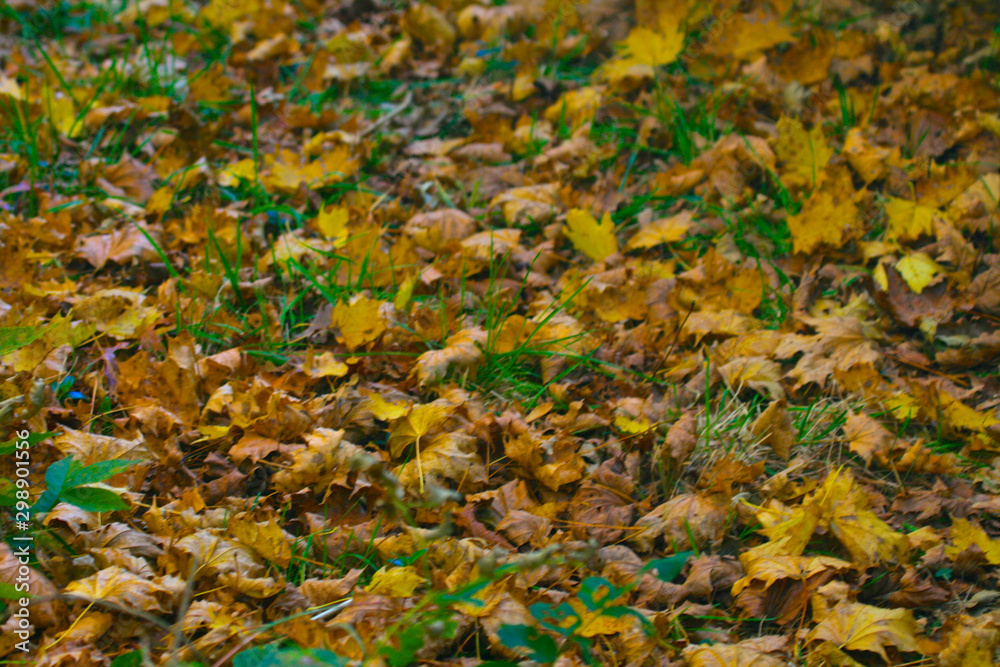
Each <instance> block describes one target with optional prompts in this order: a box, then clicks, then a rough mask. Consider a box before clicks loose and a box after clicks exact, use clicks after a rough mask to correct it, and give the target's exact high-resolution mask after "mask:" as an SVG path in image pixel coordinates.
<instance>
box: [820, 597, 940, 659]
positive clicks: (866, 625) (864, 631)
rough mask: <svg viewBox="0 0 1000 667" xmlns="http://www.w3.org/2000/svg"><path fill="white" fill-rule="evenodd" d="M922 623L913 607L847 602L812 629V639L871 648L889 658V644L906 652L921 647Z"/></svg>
mask: <svg viewBox="0 0 1000 667" xmlns="http://www.w3.org/2000/svg"><path fill="white" fill-rule="evenodd" d="M919 630H920V627H919V626H918V625H917V621H916V619H914V618H913V612H912V611H910V610H909V609H882V608H881V607H872V606H870V605H866V604H858V603H854V602H843V603H841V604H839V605H837V606H836V607H834V608H833V610H831V612H830V614H829V615H828V616H827V617H826V618H824V619H823V620H822V621H820V623H819V625H817V626H816V627H815V628H813V630H812V632H810V633H809V636H808V640H809V641H823V640H825V641H829V642H833V643H834V644H835V645H837V646H838V647H840V648H841V649H844V650H847V651H871V652H872V653H878V654H879V655H880V656H882V659H883V660H885V661H886V662H889V657H888V656H887V655H886V653H885V647H887V646H891V647H894V648H896V649H898V650H899V651H903V652H905V653H916V652H918V651H919V650H920V649H919V644H918V643H917V633H918V632H919Z"/></svg>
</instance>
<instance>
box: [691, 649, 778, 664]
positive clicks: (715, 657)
mask: <svg viewBox="0 0 1000 667" xmlns="http://www.w3.org/2000/svg"><path fill="white" fill-rule="evenodd" d="M684 664H685V665H688V666H689V667H782V666H783V665H785V664H786V663H785V660H784V659H782V658H781V657H780V656H777V655H771V654H768V653H764V652H762V651H758V650H756V649H753V648H750V647H747V646H741V645H739V644H713V645H711V646H697V645H692V646H686V647H685V648H684Z"/></svg>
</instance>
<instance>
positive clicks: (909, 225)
mask: <svg viewBox="0 0 1000 667" xmlns="http://www.w3.org/2000/svg"><path fill="white" fill-rule="evenodd" d="M936 212H937V209H935V208H932V207H930V206H923V205H921V204H918V203H917V202H913V201H906V200H905V199H899V198H897V197H891V198H890V199H889V201H887V202H886V203H885V213H886V216H888V218H889V238H890V239H898V240H900V241H915V240H917V239H918V238H920V237H921V236H924V235H929V234H932V233H934V214H935V213H936Z"/></svg>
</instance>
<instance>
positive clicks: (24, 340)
mask: <svg viewBox="0 0 1000 667" xmlns="http://www.w3.org/2000/svg"><path fill="white" fill-rule="evenodd" d="M46 328H47V327H0V356H3V355H5V354H8V353H10V352H13V351H14V350H17V349H19V348H22V347H24V346H25V345H27V344H29V343H31V342H32V341H34V340H36V339H38V338H41V336H42V334H44V333H45V330H46Z"/></svg>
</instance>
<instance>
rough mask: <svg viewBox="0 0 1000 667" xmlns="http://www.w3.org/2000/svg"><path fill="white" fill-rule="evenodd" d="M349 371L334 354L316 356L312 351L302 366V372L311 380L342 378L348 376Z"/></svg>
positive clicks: (307, 354)
mask: <svg viewBox="0 0 1000 667" xmlns="http://www.w3.org/2000/svg"><path fill="white" fill-rule="evenodd" d="M347 370H348V369H347V364H345V363H344V362H343V361H341V360H340V359H337V357H335V356H333V353H332V352H323V353H321V354H316V353H315V352H314V351H312V350H310V351H309V352H307V353H306V359H305V362H303V364H302V371H303V372H304V373H305V374H306V375H308V376H309V377H311V378H324V377H335V378H341V377H344V376H345V375H347Z"/></svg>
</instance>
